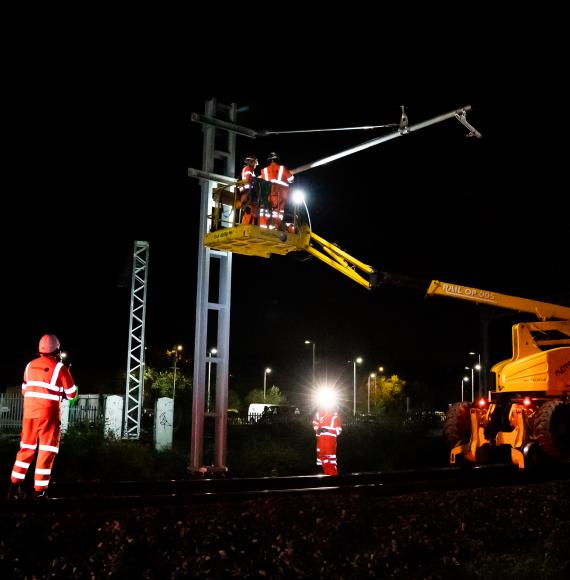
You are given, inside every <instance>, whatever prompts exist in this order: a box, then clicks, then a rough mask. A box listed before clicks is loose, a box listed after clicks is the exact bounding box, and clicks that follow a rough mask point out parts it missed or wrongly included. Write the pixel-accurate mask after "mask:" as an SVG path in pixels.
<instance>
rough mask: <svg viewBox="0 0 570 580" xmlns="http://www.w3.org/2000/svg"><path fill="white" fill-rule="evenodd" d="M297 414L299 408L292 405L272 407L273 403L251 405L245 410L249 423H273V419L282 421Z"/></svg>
mask: <svg viewBox="0 0 570 580" xmlns="http://www.w3.org/2000/svg"><path fill="white" fill-rule="evenodd" d="M299 414H300V411H299V408H298V407H295V406H294V405H274V404H273V403H251V404H250V405H249V409H248V410H247V418H248V421H249V422H250V423H257V422H258V421H260V420H263V421H269V422H273V421H274V420H275V419H279V420H283V419H285V418H287V417H289V418H291V417H293V416H297V415H299Z"/></svg>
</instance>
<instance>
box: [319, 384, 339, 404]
mask: <svg viewBox="0 0 570 580" xmlns="http://www.w3.org/2000/svg"><path fill="white" fill-rule="evenodd" d="M313 399H314V401H315V403H316V405H317V406H318V407H324V408H326V409H331V408H333V407H335V406H336V404H337V402H338V394H337V392H336V391H335V390H334V389H333V388H331V387H328V386H324V387H320V388H318V389H317V390H316V391H315V394H314V397H313Z"/></svg>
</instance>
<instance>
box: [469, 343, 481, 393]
mask: <svg viewBox="0 0 570 580" xmlns="http://www.w3.org/2000/svg"><path fill="white" fill-rule="evenodd" d="M469 354H470V355H471V356H476V357H477V360H478V362H477V364H476V365H475V368H476V369H477V371H478V372H479V380H478V382H477V396H478V397H480V396H481V371H482V370H483V367H482V366H481V354H480V353H478V352H470V353H469Z"/></svg>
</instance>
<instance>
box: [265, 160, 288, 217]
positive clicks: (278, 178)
mask: <svg viewBox="0 0 570 580" xmlns="http://www.w3.org/2000/svg"><path fill="white" fill-rule="evenodd" d="M260 177H261V178H262V179H265V181H271V183H272V184H273V186H272V188H271V196H272V197H273V196H277V197H278V198H279V205H280V206H281V207H282V206H283V205H284V204H285V201H287V195H288V192H289V186H290V185H291V183H293V180H294V179H295V176H294V175H293V174H292V173H291V172H290V171H289V169H287V167H285V165H279V163H275V161H272V162H271V163H270V164H269V165H268V166H267V167H264V168H263V169H262V170H261V175H260ZM276 203H277V200H275V201H274V202H273V204H274V207H275V205H276Z"/></svg>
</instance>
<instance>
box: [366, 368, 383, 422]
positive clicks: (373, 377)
mask: <svg viewBox="0 0 570 580" xmlns="http://www.w3.org/2000/svg"><path fill="white" fill-rule="evenodd" d="M380 368H382V367H380ZM370 379H374V384H376V373H370V374H369V375H368V414H369V415H370Z"/></svg>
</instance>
